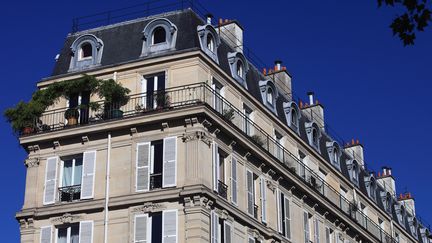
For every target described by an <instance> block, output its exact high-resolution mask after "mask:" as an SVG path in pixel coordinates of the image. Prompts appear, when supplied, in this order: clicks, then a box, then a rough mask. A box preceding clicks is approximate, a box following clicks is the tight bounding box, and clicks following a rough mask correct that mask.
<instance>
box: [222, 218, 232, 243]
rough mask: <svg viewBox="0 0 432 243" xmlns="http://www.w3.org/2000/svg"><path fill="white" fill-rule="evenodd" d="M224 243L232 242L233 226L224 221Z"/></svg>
mask: <svg viewBox="0 0 432 243" xmlns="http://www.w3.org/2000/svg"><path fill="white" fill-rule="evenodd" d="M224 234H225V235H224V243H231V242H232V226H231V225H230V224H228V223H227V222H224Z"/></svg>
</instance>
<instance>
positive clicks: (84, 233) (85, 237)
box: [79, 221, 93, 243]
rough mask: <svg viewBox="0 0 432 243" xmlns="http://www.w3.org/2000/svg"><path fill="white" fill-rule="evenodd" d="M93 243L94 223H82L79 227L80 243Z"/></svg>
mask: <svg viewBox="0 0 432 243" xmlns="http://www.w3.org/2000/svg"><path fill="white" fill-rule="evenodd" d="M92 242H93V221H81V222H80V227H79V243H92Z"/></svg>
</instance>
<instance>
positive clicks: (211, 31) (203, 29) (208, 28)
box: [197, 24, 221, 64]
mask: <svg viewBox="0 0 432 243" xmlns="http://www.w3.org/2000/svg"><path fill="white" fill-rule="evenodd" d="M197 33H198V38H199V41H200V46H201V50H203V51H204V53H206V54H207V55H208V56H209V57H210V58H211V59H213V61H215V62H216V63H218V64H219V58H218V54H217V53H218V52H217V50H218V47H219V45H220V43H221V41H220V36H219V35H218V34H217V32H216V30H215V28H214V27H213V26H212V25H211V24H206V25H200V26H198V27H197ZM209 35H210V36H211V38H213V42H214V43H213V45H214V47H213V48H214V51H212V50H210V49H208V48H207V44H208V43H207V39H208V38H207V37H208V36H209Z"/></svg>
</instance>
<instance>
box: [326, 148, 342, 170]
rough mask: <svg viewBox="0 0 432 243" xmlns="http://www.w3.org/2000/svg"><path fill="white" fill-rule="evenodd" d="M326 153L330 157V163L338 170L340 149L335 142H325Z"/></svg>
mask: <svg viewBox="0 0 432 243" xmlns="http://www.w3.org/2000/svg"><path fill="white" fill-rule="evenodd" d="M326 146H327V153H328V156H329V159H330V163H331V164H332V165H333V166H335V167H336V168H337V169H339V170H340V157H341V154H342V152H341V149H340V146H339V144H338V143H337V142H335V141H332V142H326Z"/></svg>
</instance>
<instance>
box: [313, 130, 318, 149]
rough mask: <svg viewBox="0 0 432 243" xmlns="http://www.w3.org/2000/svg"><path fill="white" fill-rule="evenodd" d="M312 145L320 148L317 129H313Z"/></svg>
mask: <svg viewBox="0 0 432 243" xmlns="http://www.w3.org/2000/svg"><path fill="white" fill-rule="evenodd" d="M312 143H313V145H315V146H318V132H317V130H316V129H315V128H314V129H312Z"/></svg>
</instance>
